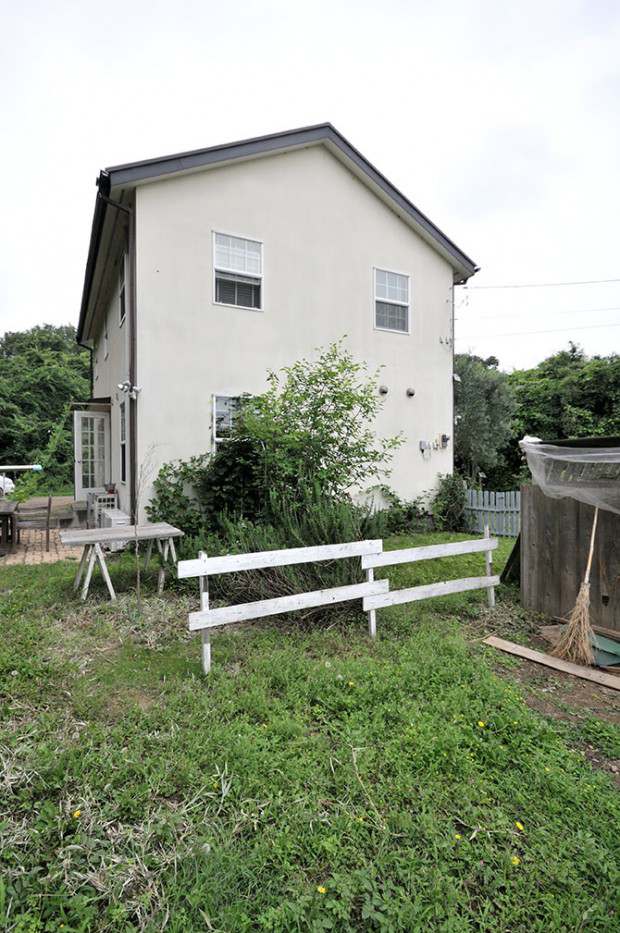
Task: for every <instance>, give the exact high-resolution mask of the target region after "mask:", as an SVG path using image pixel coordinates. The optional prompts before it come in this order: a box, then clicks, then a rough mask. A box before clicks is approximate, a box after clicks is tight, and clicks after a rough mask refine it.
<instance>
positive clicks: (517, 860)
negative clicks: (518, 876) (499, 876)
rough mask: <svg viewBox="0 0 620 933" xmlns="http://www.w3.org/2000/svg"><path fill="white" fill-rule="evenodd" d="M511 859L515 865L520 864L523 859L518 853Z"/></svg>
mask: <svg viewBox="0 0 620 933" xmlns="http://www.w3.org/2000/svg"><path fill="white" fill-rule="evenodd" d="M510 861H511V862H512V864H513V865H518V864H519V862H520V861H521V859H520V858H519V856H518V855H513V856H512V858H511V859H510Z"/></svg>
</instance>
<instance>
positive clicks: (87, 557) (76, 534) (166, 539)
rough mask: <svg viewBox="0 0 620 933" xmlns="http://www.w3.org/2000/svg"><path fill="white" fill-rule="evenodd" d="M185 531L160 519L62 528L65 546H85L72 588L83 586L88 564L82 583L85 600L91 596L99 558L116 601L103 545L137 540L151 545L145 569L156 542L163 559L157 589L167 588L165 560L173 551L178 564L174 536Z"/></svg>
mask: <svg viewBox="0 0 620 933" xmlns="http://www.w3.org/2000/svg"><path fill="white" fill-rule="evenodd" d="M182 534H183V532H182V531H181V529H180V528H175V527H174V525H168V524H167V523H166V522H159V523H157V524H144V525H117V526H116V528H88V529H85V528H80V529H78V530H77V531H61V532H60V540H61V542H62V543H63V544H64V545H65V546H66V547H79V546H80V545H83V546H84V553H83V554H82V560H81V561H80V566H79V567H78V572H77V576H76V578H75V583H74V584H73V589H74V590H75V591H77V590H78V588H79V586H80V580H81V579H82V574H83V573H84V568H85V567H86V565H87V564H88V567H87V570H86V577H85V578H84V583H83V585H82V599H86V597H87V595H88V588H89V586H90V581H91V577H92V575H93V569H94V566H95V561H98V562H99V566H100V568H101V575H102V576H103V579H104V580H105V582H106V586H107V587H108V591H109V593H110V599H112V600H116V593H115V592H114V587H113V586H112V581H111V580H110V574H109V573H108V568H107V565H106V559H105V551H104V550H103V545H105V544H111V543H112V542H120V543H123V544H125V543H128V542H131V541H136V540H137V541H147V542H148V547H147V550H146V558H145V561H144V569H145V571H146V570H148V566H149V561H150V559H151V554H152V552H153V543H155V544H156V545H157V550H158V552H159V554H160V555H161V558H162V560H161V564H160V567H159V576H158V580H157V592H158V593H161V592H162V590H163V588H164V579H165V576H166V570H165V562H166V560H167V558H168V554H171V555H172V559H173V560H174V562H175V563H176V560H177V554H176V550H175V547H174V539H175V538H180V537H181V535H182Z"/></svg>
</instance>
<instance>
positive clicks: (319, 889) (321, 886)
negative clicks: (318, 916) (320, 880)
mask: <svg viewBox="0 0 620 933" xmlns="http://www.w3.org/2000/svg"><path fill="white" fill-rule="evenodd" d="M316 889H317V891H318V892H319V894H325V890H326V889H325V888H324V887H323V885H322V884H319V885H317V888H316Z"/></svg>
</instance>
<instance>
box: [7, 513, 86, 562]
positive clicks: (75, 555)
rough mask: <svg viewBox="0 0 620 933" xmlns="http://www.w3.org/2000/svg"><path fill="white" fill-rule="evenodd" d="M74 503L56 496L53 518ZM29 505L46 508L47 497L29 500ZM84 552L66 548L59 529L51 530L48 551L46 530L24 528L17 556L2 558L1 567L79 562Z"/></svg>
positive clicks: (78, 548)
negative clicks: (47, 548) (58, 561)
mask: <svg viewBox="0 0 620 933" xmlns="http://www.w3.org/2000/svg"><path fill="white" fill-rule="evenodd" d="M72 502H73V497H72V496H54V498H53V500H52V516H53V515H54V514H55V513H57V512H58V511H59V510H61V509H63V508H65V509H66V508H69V507H70V505H71V503H72ZM28 505H33V506H34V505H36V506H38V507H42V506H46V505H47V496H36V497H33V498H32V499H28ZM82 550H83V549H82V548H81V547H65V546H64V545H63V544H61V543H60V535H59V533H58V529H57V528H50V549H49V551H46V550H45V529H44V528H22V530H21V531H20V541H19V545H18V547H17V551H16V552H15V554H4V555H2V556H0V567H11V566H14V565H15V564H52V563H54V562H55V561H57V560H79V559H80V558H81V556H82Z"/></svg>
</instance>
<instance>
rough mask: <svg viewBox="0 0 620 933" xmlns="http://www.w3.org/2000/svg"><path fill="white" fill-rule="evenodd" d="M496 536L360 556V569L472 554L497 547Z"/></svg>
mask: <svg viewBox="0 0 620 933" xmlns="http://www.w3.org/2000/svg"><path fill="white" fill-rule="evenodd" d="M497 544H498V541H497V538H480V539H478V538H476V539H475V540H474V541H456V542H454V543H452V544H430V545H426V546H425V547H410V548H405V549H403V550H399V551H384V552H383V553H381V554H368V555H367V556H365V557H362V570H369V569H371V568H374V567H391V566H392V565H393V564H409V563H412V562H413V561H417V560H432V559H433V558H435V557H452V556H454V555H455V554H470V553H471V554H473V553H475V552H477V551H488V550H489V549H494V548H496V547H497Z"/></svg>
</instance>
